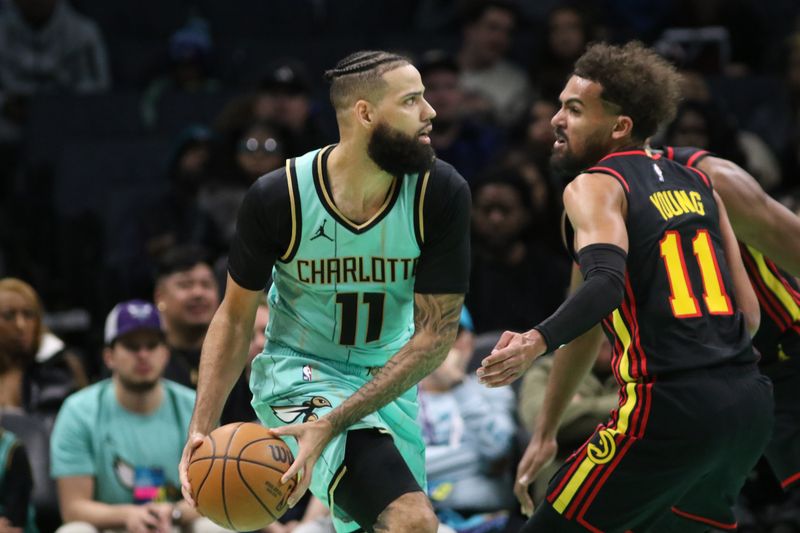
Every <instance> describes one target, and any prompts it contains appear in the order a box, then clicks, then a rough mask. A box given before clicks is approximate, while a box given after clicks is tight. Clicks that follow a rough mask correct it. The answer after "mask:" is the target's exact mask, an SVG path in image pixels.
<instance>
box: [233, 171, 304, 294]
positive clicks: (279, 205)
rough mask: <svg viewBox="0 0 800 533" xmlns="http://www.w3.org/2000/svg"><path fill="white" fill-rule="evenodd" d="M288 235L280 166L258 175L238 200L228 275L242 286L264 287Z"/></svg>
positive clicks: (287, 206) (286, 192) (285, 193)
mask: <svg viewBox="0 0 800 533" xmlns="http://www.w3.org/2000/svg"><path fill="white" fill-rule="evenodd" d="M291 234H292V212H291V204H290V201H289V186H288V184H287V182H286V170H285V169H283V168H282V169H279V170H275V171H273V172H270V173H269V174H267V175H265V176H262V177H261V178H259V179H258V180H257V181H256V182H255V183H254V184H253V185H252V186H251V187H250V190H249V191H247V194H246V195H245V197H244V200H243V201H242V205H241V207H240V208H239V215H238V219H237V221H236V235H235V236H234V237H233V242H232V243H231V251H230V255H229V256H228V272H229V273H230V275H231V278H233V280H234V281H235V282H236V283H238V284H239V285H241V286H242V287H244V288H245V289H250V290H253V291H257V290H262V289H264V287H266V285H267V281H268V280H269V277H270V275H271V274H272V265H274V264H275V261H277V260H278V258H279V257H281V256H282V255H283V254H284V253H285V252H286V250H287V248H288V247H289V242H290V240H291V236H292V235H291Z"/></svg>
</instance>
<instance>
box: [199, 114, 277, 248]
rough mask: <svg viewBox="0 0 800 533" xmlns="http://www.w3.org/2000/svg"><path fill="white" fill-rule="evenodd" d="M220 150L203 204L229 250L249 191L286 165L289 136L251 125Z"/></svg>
mask: <svg viewBox="0 0 800 533" xmlns="http://www.w3.org/2000/svg"><path fill="white" fill-rule="evenodd" d="M220 150H221V151H220V152H219V153H218V154H217V161H216V163H215V164H214V166H213V170H212V173H213V175H212V177H211V178H209V180H208V181H207V182H206V183H205V184H204V185H203V187H202V188H201V190H200V195H199V201H200V206H201V207H202V208H203V209H205V210H206V211H208V212H209V213H210V214H211V216H212V217H213V219H214V222H215V224H216V225H217V230H218V231H219V233H220V234H221V236H222V239H223V241H224V242H225V243H226V247H227V245H228V243H230V241H231V239H232V238H233V235H234V233H235V232H236V215H237V213H238V212H239V206H240V205H241V203H242V199H243V198H244V194H245V193H246V192H247V189H248V188H249V187H250V185H252V184H253V183H254V182H255V181H256V180H257V179H258V178H260V177H261V176H263V175H264V174H266V173H267V172H270V171H272V170H275V169H276V168H280V167H282V166H283V165H284V163H285V160H286V142H285V136H284V132H283V130H282V129H281V128H280V127H279V126H277V125H275V124H273V123H270V122H263V121H256V122H251V123H249V124H247V125H246V126H245V127H243V128H242V129H240V130H237V131H233V132H231V133H230V134H229V135H228V136H227V138H225V139H223V141H222V146H221V147H220Z"/></svg>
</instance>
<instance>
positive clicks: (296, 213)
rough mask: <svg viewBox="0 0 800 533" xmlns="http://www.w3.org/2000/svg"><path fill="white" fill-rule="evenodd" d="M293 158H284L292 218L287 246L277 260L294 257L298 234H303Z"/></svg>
mask: <svg viewBox="0 0 800 533" xmlns="http://www.w3.org/2000/svg"><path fill="white" fill-rule="evenodd" d="M294 165H295V158H292V159H287V160H286V185H287V187H288V188H289V208H290V216H291V218H292V231H291V237H290V238H289V246H288V247H287V249H286V252H285V253H284V254H283V255H282V256H280V258H279V260H280V261H281V262H283V263H288V262H289V261H291V260H292V259H293V258H294V254H296V253H297V249H298V248H299V247H300V236H301V235H302V234H303V220H302V214H301V213H300V189H299V188H298V186H297V171H296V170H295V166H294Z"/></svg>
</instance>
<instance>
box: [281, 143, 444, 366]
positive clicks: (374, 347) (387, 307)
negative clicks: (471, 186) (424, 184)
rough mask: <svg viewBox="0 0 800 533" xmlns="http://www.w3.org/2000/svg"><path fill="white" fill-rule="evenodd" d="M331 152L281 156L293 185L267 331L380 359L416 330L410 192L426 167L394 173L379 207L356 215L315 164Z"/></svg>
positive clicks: (311, 348)
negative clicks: (288, 232) (290, 159)
mask: <svg viewBox="0 0 800 533" xmlns="http://www.w3.org/2000/svg"><path fill="white" fill-rule="evenodd" d="M329 152H330V147H328V148H324V149H322V150H316V151H313V152H310V153H308V154H306V155H304V156H302V157H299V158H297V159H296V160H294V167H293V168H291V165H287V169H286V171H287V173H288V174H289V178H290V183H291V185H290V187H296V188H297V190H296V191H290V198H291V201H292V203H293V204H295V205H293V209H294V210H295V213H294V216H293V221H294V226H293V229H292V242H291V243H290V246H289V250H288V252H287V254H286V255H284V257H282V258H279V260H278V261H277V262H276V263H275V266H274V267H273V272H272V278H273V285H272V288H271V290H270V293H269V303H270V313H271V314H270V322H269V327H268V328H267V336H268V338H269V339H270V342H277V343H280V344H284V345H286V346H289V347H291V348H293V349H295V350H298V351H300V352H304V353H309V354H313V355H317V356H319V357H323V358H330V359H336V360H341V361H346V362H349V363H354V364H361V365H364V366H381V365H383V364H384V363H385V362H386V360H388V359H389V357H391V356H392V355H393V354H394V353H395V352H396V351H397V350H399V349H400V348H401V347H402V346H403V345H404V344H405V343H406V342H407V341H408V339H409V338H411V335H412V334H413V333H414V277H415V271H416V267H417V262H418V260H419V256H420V242H419V227H418V221H419V212H418V209H417V208H416V207H415V206H417V205H418V199H417V198H416V194H417V190H418V189H419V188H418V186H417V185H418V184H419V181H420V180H426V179H428V176H429V173H425V174H422V175H420V174H408V175H406V176H404V177H403V178H402V179H395V181H394V183H393V184H392V186H391V188H390V190H389V193H388V195H387V197H386V200H385V202H384V204H383V205H382V206H381V208H380V209H379V211H378V212H377V213H376V214H375V215H374V216H373V217H372V218H371V219H370V220H368V221H366V222H364V223H363V224H355V223H353V222H351V221H349V220H347V219H346V218H345V217H344V215H342V214H341V213H340V212H339V210H338V209H337V208H336V206H335V204H334V203H333V201H332V198H331V193H330V191H329V188H328V184H327V182H326V179H325V172H324V170H323V169H324V165H325V160H326V159H327V155H328V153H329ZM420 185H421V184H420ZM300 221H302V222H300Z"/></svg>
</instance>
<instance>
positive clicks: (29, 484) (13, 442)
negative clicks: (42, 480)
mask: <svg viewBox="0 0 800 533" xmlns="http://www.w3.org/2000/svg"><path fill="white" fill-rule="evenodd" d="M32 493H33V476H32V474H31V466H30V463H29V461H28V454H27V453H26V452H25V448H24V447H23V445H22V443H21V442H20V441H19V440H18V439H17V437H16V436H14V434H13V433H11V432H9V431H6V430H4V429H3V428H2V427H0V533H37V528H36V521H35V516H34V513H35V511H34V508H33V503H32V502H31V495H32Z"/></svg>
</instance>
